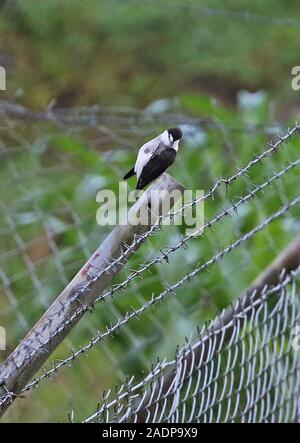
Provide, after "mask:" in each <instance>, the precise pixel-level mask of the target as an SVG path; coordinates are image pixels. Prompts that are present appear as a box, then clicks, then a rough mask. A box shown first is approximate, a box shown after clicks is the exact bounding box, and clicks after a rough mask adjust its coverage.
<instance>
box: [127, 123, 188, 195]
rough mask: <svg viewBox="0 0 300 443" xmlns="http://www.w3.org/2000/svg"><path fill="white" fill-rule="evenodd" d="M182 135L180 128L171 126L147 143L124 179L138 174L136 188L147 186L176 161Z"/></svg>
mask: <svg viewBox="0 0 300 443" xmlns="http://www.w3.org/2000/svg"><path fill="white" fill-rule="evenodd" d="M181 137H182V131H181V129H180V128H170V129H168V130H166V131H164V132H162V133H161V134H159V135H158V136H157V137H155V138H154V139H153V140H150V141H149V142H147V143H145V144H144V145H143V146H142V147H141V149H140V150H139V153H138V156H137V159H136V162H135V165H134V167H133V168H132V169H131V170H130V171H129V172H127V174H125V175H124V180H126V179H127V178H130V177H132V176H133V175H135V174H136V176H137V185H136V189H143V188H145V186H147V185H148V184H149V183H151V182H152V181H153V180H155V179H156V178H157V177H159V176H160V175H161V174H162V173H163V172H164V171H165V170H166V169H167V168H168V167H169V166H171V164H172V163H173V162H174V160H175V158H176V154H177V151H178V146H179V141H180V139H181Z"/></svg>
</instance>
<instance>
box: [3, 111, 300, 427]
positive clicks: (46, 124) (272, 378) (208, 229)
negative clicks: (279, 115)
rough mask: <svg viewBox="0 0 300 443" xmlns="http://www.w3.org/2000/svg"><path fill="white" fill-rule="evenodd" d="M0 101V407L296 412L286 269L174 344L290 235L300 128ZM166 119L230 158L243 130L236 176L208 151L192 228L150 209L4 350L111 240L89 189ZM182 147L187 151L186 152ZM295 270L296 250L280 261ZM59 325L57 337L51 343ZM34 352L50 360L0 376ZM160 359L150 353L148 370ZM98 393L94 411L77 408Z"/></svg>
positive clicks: (142, 412)
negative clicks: (2, 342)
mask: <svg viewBox="0 0 300 443" xmlns="http://www.w3.org/2000/svg"><path fill="white" fill-rule="evenodd" d="M0 110H1V114H2V117H3V118H2V124H1V159H2V164H3V166H4V167H3V168H2V171H3V173H2V179H1V180H2V182H1V184H2V187H3V189H4V192H3V193H2V196H1V210H2V214H3V217H2V222H1V223H2V226H1V228H0V235H1V244H2V248H1V249H2V251H1V255H0V260H1V267H0V272H1V279H2V286H1V316H0V325H3V326H5V327H6V329H7V336H8V337H9V340H8V349H7V352H6V353H1V356H0V357H1V358H2V359H3V360H2V364H1V381H2V394H1V401H0V404H1V405H2V406H5V407H8V406H10V405H11V403H12V402H13V401H14V400H15V399H17V401H16V403H15V404H13V405H11V407H10V408H9V409H8V412H7V416H8V417H9V419H12V420H13V419H14V417H19V416H22V414H23V415H24V411H23V410H22V408H24V406H23V404H24V403H26V404H28V405H29V410H30V411H29V412H27V410H26V412H25V415H26V414H28V415H27V417H30V414H31V413H32V414H37V413H38V415H39V417H40V420H52V419H53V420H57V419H61V417H66V415H67V411H69V410H74V412H75V419H76V420H81V419H82V420H86V421H91V420H101V421H136V420H137V421H142V420H144V421H148V422H151V421H171V422H172V421H173V422H175V421H294V420H296V419H297V409H296V405H297V392H298V391H299V389H298V387H297V386H298V379H297V377H298V376H299V373H298V372H297V371H298V369H297V368H298V367H299V366H297V364H298V360H297V359H298V354H297V353H296V352H294V350H293V349H292V348H291V331H292V330H293V328H294V327H295V326H296V325H297V321H298V320H299V310H298V304H297V295H296V294H297V284H296V274H295V275H294V274H290V273H289V274H288V277H286V276H285V279H284V280H281V281H280V282H279V283H278V282H273V283H272V285H274V284H275V288H273V287H271V288H268V290H265V291H263V292H261V291H260V292H259V295H258V294H257V293H255V295H253V301H252V302H251V304H250V305H249V306H248V305H245V304H244V305H243V303H244V302H243V299H241V300H240V301H239V303H238V304H237V305H236V306H235V308H234V309H235V310H234V320H232V322H233V323H234V327H232V324H233V323H230V326H227V325H225V324H224V325H222V327H220V328H219V329H218V331H217V332H216V331H215V330H211V329H210V327H207V328H206V329H205V330H201V331H199V334H200V335H199V336H198V339H197V338H195V337H193V338H192V339H189V340H188V342H187V343H186V345H185V346H184V347H180V348H179V349H178V351H177V352H176V356H175V358H173V359H172V354H173V355H174V352H175V349H174V348H175V343H182V342H183V340H184V337H185V336H188V337H189V336H190V335H191V331H193V330H194V329H195V327H196V326H197V325H202V324H203V322H205V321H207V320H208V319H211V318H213V317H214V313H215V311H216V310H220V309H222V308H224V307H226V306H227V305H228V304H229V303H230V302H232V301H234V300H235V298H236V296H237V295H239V294H240V293H241V292H242V291H243V290H244V289H245V288H247V287H248V286H249V284H250V283H251V281H252V280H253V279H254V278H255V277H257V275H258V274H260V273H261V272H262V271H263V270H264V269H265V267H266V265H267V264H268V263H269V262H270V261H272V260H273V259H274V258H276V257H277V256H278V254H279V253H280V252H281V251H282V249H283V248H284V247H285V246H286V244H287V241H292V240H293V238H294V237H295V236H297V235H298V234H299V222H298V219H299V202H300V197H299V195H298V187H297V183H298V181H299V177H298V169H297V168H298V166H299V162H300V159H299V156H298V152H299V151H298V149H299V143H298V140H297V134H298V132H299V126H298V125H295V126H294V127H293V128H292V129H290V130H288V129H284V128H282V127H281V126H280V125H278V124H277V123H274V122H272V121H270V122H267V124H265V125H263V126H261V125H254V126H253V125H249V124H245V125H242V126H232V125H225V124H224V123H223V122H220V121H218V120H215V119H213V118H212V119H201V120H199V119H195V118H191V117H188V116H184V115H183V114H182V113H181V112H179V111H177V112H176V113H162V114H160V115H159V116H157V115H155V114H154V115H153V114H151V113H150V114H149V112H145V111H139V110H134V109H124V108H119V109H117V108H112V109H108V108H101V107H93V108H84V109H74V110H52V109H49V110H47V111H45V112H42V113H34V112H32V111H29V110H28V109H25V108H22V107H19V106H16V105H12V104H9V103H5V102H2V103H1V106H0ZM171 122H172V124H173V123H176V124H181V125H185V127H186V129H187V128H188V129H190V130H191V129H193V130H194V131H195V133H196V134H197V135H198V136H199V135H203V134H204V133H205V134H206V133H207V134H210V135H209V136H211V137H212V138H213V137H216V135H217V138H218V139H219V140H220V139H222V141H223V143H224V145H225V146H226V147H227V149H228V151H229V152H230V149H235V145H236V144H237V143H238V142H240V139H235V134H242V136H244V135H245V136H246V137H250V136H251V137H252V138H253V139H254V143H253V145H252V144H251V146H250V148H249V149H248V151H247V150H246V151H247V152H241V153H240V154H241V155H240V156H241V157H243V158H239V157H238V155H237V160H238V163H237V164H236V167H237V172H235V173H231V174H230V173H229V174H228V170H229V171H230V172H232V170H231V169H228V168H229V167H232V166H229V164H230V162H229V164H225V167H224V170H225V171H227V173H226V174H224V176H223V171H221V170H219V171H217V170H215V169H214V165H212V162H213V159H212V158H211V156H210V155H207V156H205V152H203V157H202V161H203V165H204V166H203V169H208V170H210V171H211V176H209V177H208V178H207V183H209V185H208V186H207V188H206V189H209V191H208V192H205V194H204V197H201V198H202V199H203V201H204V202H205V205H206V206H205V214H206V220H205V223H204V227H202V228H201V233H202V234H201V236H200V237H199V238H195V236H194V235H185V234H184V233H183V232H181V231H180V230H178V228H176V227H175V226H171V227H168V228H167V229H166V228H164V227H163V226H162V223H161V221H162V220H161V219H159V220H158V221H157V223H156V224H155V225H154V226H152V227H151V228H150V229H149V230H147V231H146V232H144V233H142V234H140V235H136V236H135V237H134V238H133V239H132V241H131V242H130V243H129V244H126V245H123V248H122V251H121V253H120V255H118V256H117V257H113V258H112V260H110V261H109V262H108V263H107V266H105V267H104V268H102V269H100V270H97V272H95V275H94V277H93V278H92V279H91V280H90V281H88V282H87V284H85V285H84V286H82V287H80V288H79V289H78V290H77V291H75V292H73V293H72V297H71V299H67V300H64V301H63V303H61V304H60V305H59V308H58V309H55V310H54V311H52V313H51V315H48V317H47V318H46V320H47V321H46V322H45V323H44V324H43V328H42V331H41V330H40V331H39V333H38V334H37V333H35V335H34V336H31V337H30V338H29V339H27V341H26V340H25V342H23V343H24V344H25V346H24V347H23V350H22V352H20V350H18V348H17V349H16V350H15V351H14V352H12V351H13V350H14V349H15V348H16V346H17V344H18V342H19V341H20V340H21V339H22V338H23V336H24V335H25V334H27V333H28V331H29V330H30V329H31V328H32V326H33V325H34V324H35V323H36V322H37V321H38V320H39V319H40V317H41V316H42V314H43V313H44V311H45V310H46V309H47V308H48V307H49V306H50V305H51V303H52V302H53V301H54V300H55V298H56V296H57V294H58V293H60V292H61V291H62V290H63V289H64V288H65V287H66V285H67V284H68V282H69V281H70V280H71V278H72V277H73V276H74V274H75V273H76V272H77V271H78V270H79V269H80V268H81V267H82V264H83V263H84V262H85V261H86V260H89V259H90V257H91V256H92V254H93V252H94V249H95V245H96V244H99V243H101V241H103V240H104V239H105V238H106V236H107V235H108V232H109V230H110V228H109V227H101V229H100V228H99V226H97V225H96V223H95V212H96V204H95V199H94V200H93V196H94V195H95V193H96V191H97V190H98V189H100V188H101V187H104V186H111V187H112V188H114V186H115V185H114V180H115V179H116V177H120V176H122V162H123V158H122V155H123V154H122V153H123V152H124V150H128V149H129V148H130V149H131V148H132V150H134V149H135V147H136V146H137V145H139V144H141V142H142V140H143V139H145V138H147V137H149V135H150V134H152V133H153V132H154V131H158V130H159V129H160V128H161V127H164V126H166V125H168V124H169V123H171ZM274 132H277V133H278V134H279V135H280V136H279V138H278V139H274V138H273V139H272V141H271V142H270V144H269V146H267V148H263V144H264V143H265V137H267V136H272V135H273V134H274ZM262 134H264V138H263V139H262ZM239 136H240V135H239ZM198 140H200V138H198ZM213 140H214V138H213ZM206 141H207V140H206ZM133 143H134V144H133ZM187 144H188V142H187ZM253 151H254V157H253ZM221 152H222V151H220V153H221ZM237 152H239V151H237ZM220 153H219V155H220ZM133 154H134V152H133ZM189 155H191V157H192V156H194V155H195V151H194V150H193V148H190V154H189ZM231 160H232V158H231ZM231 160H230V161H231ZM225 163H226V162H225ZM179 165H180V168H181V169H182V171H183V172H182V175H181V176H180V178H182V179H183V180H185V179H186V177H187V167H186V166H185V167H183V166H184V163H183V161H181V163H180V159H179ZM97 169H99V173H98V172H97ZM107 170H109V174H110V175H109V174H108V173H107ZM218 173H221V174H222V177H221V178H220V176H218V175H217V174H218ZM4 186H5V188H4ZM92 200H93V201H92ZM195 203H196V202H195V201H193V202H191V204H190V205H188V206H193V205H194V204H195ZM186 209H187V207H182V208H180V209H179V210H177V212H184V211H185V210H186ZM174 215H175V213H173V216H174ZM283 234H284V235H283ZM142 244H143V247H142V248H140V249H139V251H138V252H136V248H137V247H138V246H141V245H142ZM132 253H133V255H132ZM129 257H130V261H129V262H128V259H129ZM298 257H299V254H298ZM119 265H122V267H123V266H124V268H123V270H122V271H120V272H119V274H118V276H117V278H116V281H114V282H113V284H112V285H111V284H109V285H108V286H107V287H105V288H103V291H101V292H99V293H97V294H95V297H94V299H93V302H92V303H90V302H89V303H88V302H86V301H85V300H86V299H85V297H86V296H88V294H89V293H90V290H91V288H92V287H93V285H94V284H95V283H97V282H98V281H100V280H101V279H103V278H104V277H107V276H110V274H113V273H114V271H115V269H116V268H118V266H119ZM296 265H297V263H296V260H294V261H293V265H292V266H291V268H290V269H289V271H292V270H293V269H295V268H296V267H297V266H296ZM284 267H285V268H286V267H288V266H284ZM209 270H210V272H207V271H209ZM114 275H115V274H114ZM237 275H238V276H239V278H237ZM291 275H292V277H291ZM292 283H293V285H292V289H290V288H291V284H292ZM272 285H271V286H272ZM276 285H277V286H276ZM187 287H188V293H187V290H186V288H187ZM199 293H200V294H201V297H200V296H199ZM269 295H270V297H269ZM78 300H79V301H78ZM74 303H75V305H74ZM70 306H72V309H73V308H74V309H73V311H72V315H70V312H69V308H70ZM80 318H82V321H81V322H80V323H78V324H77V325H76V328H74V329H73V330H72V331H71V332H70V329H71V326H73V325H75V324H76V323H77V320H78V319H80ZM59 319H62V320H63V321H62V323H61V324H60V326H59V327H57V324H58V323H57V322H58V320H59ZM141 319H142V321H141ZM245 319H247V321H246V320H245ZM55 325H56V326H55ZM228 328H229V330H230V334H231V335H230V340H229V339H228V337H227V331H228ZM200 329H201V328H200ZM210 331H211V332H210ZM65 332H66V336H67V338H66V339H65V341H64V342H63V343H62V344H60V346H59V347H58V348H57V349H56V348H53V349H52V345H53V343H54V342H55V340H56V337H59V336H60V335H61V334H63V333H65ZM69 332H70V333H69ZM203 334H204V335H203ZM205 334H206V335H205ZM206 336H207V338H205V337H206ZM220 336H221V337H223V336H224V337H225V336H226V340H225V339H224V337H223V338H222V340H219V337H220ZM205 343H207V345H206V344H205ZM206 346H208V347H209V352H207V351H205V352H204V351H203V352H204V355H203V356H202V357H201V356H200V355H199V352H200V351H199V349H200V350H201V349H206ZM41 349H42V350H50V351H51V352H49V355H48V357H49V361H47V364H46V365H47V366H46V367H45V368H42V369H41V370H40V371H38V373H37V374H36V375H35V376H34V378H32V377H31V378H30V380H28V381H26V382H25V383H23V384H22V383H17V385H16V386H17V389H15V387H16V386H15V385H14V386H13V387H12V386H11V385H10V384H9V383H7V381H8V380H9V379H10V376H11V374H12V373H13V371H15V370H19V371H20V374H22V371H23V368H24V367H25V366H28V365H30V364H31V363H32V361H33V360H34V358H35V356H36V355H37V353H38V352H40V350H41ZM24 350H25V353H24ZM52 352H54V353H53V354H52ZM206 352H207V354H206ZM10 354H11V355H10ZM44 354H45V355H46V354H47V351H45V352H44ZM51 354H52V355H51ZM158 355H159V356H160V362H159V363H157V364H156V365H154V366H153V364H152V362H153V361H154V360H155V356H158ZM87 356H88V359H86V358H85V357H87ZM161 362H163V363H161ZM189 365H190V366H189ZM70 366H72V369H71V368H69V367H70ZM172 367H173V369H172ZM143 374H148V375H147V376H145V375H143ZM170 374H172V375H171V376H170ZM133 376H134V378H132V377H133ZM128 377H129V378H128ZM20 378H22V376H21V375H20ZM139 379H140V381H139ZM136 380H137V381H136ZM165 380H167V381H168V380H169V386H168V388H167V389H165V388H166V386H165ZM170 380H171V381H170ZM241 380H245V381H246V382H245V383H242V382H241ZM115 383H116V384H119V383H121V385H122V388H120V389H119V388H118V389H117V390H116V391H109V392H110V394H109V396H107V393H106V394H105V399H104V401H103V400H102V399H101V396H100V393H101V392H102V391H103V389H105V388H107V387H108V386H111V385H114V384H115ZM50 384H51V393H52V395H53V398H55V400H56V401H58V402H59V404H61V408H55V411H54V410H53V411H50V410H49V408H45V407H43V406H42V404H43V399H44V398H45V397H47V398H48V396H49V391H50ZM19 385H20V386H19ZM34 388H38V389H36V390H35V391H33V392H32V390H33V389H34ZM24 397H25V398H24ZM99 398H100V400H99ZM97 403H99V407H98V408H97V412H96V413H95V414H93V415H91V416H90V417H89V418H86V417H88V415H89V414H90V411H91V410H92V407H93V405H94V404H97ZM26 409H27V408H26ZM14 414H16V415H15V416H14ZM28 419H29V418H28Z"/></svg>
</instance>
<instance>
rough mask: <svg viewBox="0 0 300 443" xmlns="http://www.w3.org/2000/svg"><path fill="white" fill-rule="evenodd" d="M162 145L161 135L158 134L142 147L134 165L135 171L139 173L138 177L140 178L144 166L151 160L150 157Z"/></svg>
mask: <svg viewBox="0 0 300 443" xmlns="http://www.w3.org/2000/svg"><path fill="white" fill-rule="evenodd" d="M160 145H161V140H160V137H159V136H158V137H156V138H154V139H153V140H150V141H149V142H147V143H145V144H144V145H143V146H142V147H141V149H140V150H139V153H138V156H137V159H136V162H135V166H134V171H135V173H136V175H137V178H139V176H140V175H141V172H142V170H143V168H144V166H145V165H146V164H147V163H148V161H149V160H150V158H151V157H152V156H153V154H154V153H155V151H156V150H157V149H158V147H159V146H160Z"/></svg>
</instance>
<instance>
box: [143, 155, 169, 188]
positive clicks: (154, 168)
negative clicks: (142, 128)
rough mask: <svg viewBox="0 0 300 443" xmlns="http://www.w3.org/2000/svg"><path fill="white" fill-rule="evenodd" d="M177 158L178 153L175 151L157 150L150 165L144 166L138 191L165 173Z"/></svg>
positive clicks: (149, 162)
mask: <svg viewBox="0 0 300 443" xmlns="http://www.w3.org/2000/svg"><path fill="white" fill-rule="evenodd" d="M175 157H176V151H175V150H174V149H166V148H164V149H161V148H160V149H157V151H155V153H154V154H153V155H152V157H151V158H150V160H149V161H148V163H147V164H146V165H145V166H144V168H143V170H142V173H141V175H140V177H139V179H138V183H137V189H143V188H144V187H145V186H147V185H148V184H149V183H150V182H152V181H153V180H155V179H156V178H157V177H159V176H160V175H161V174H162V173H163V172H165V170H166V169H167V168H168V167H169V166H171V164H172V163H173V162H174V160H175Z"/></svg>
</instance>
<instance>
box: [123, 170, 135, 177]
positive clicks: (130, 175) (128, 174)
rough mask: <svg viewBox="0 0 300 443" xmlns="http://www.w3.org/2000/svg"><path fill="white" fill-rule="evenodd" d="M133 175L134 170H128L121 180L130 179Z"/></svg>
mask: <svg viewBox="0 0 300 443" xmlns="http://www.w3.org/2000/svg"><path fill="white" fill-rule="evenodd" d="M133 175H135V172H134V168H132V169H130V171H129V172H127V174H125V175H124V177H123V180H126V179H127V178H130V177H132V176H133Z"/></svg>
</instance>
